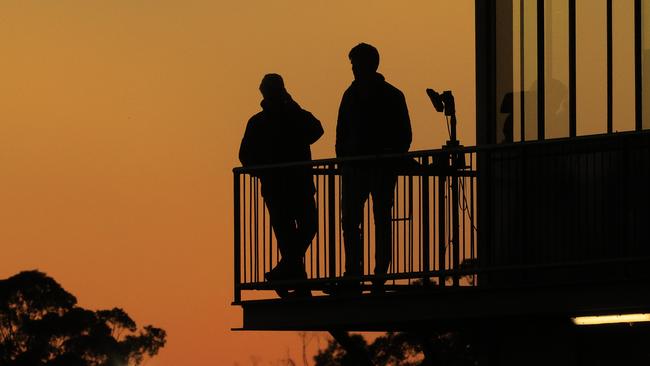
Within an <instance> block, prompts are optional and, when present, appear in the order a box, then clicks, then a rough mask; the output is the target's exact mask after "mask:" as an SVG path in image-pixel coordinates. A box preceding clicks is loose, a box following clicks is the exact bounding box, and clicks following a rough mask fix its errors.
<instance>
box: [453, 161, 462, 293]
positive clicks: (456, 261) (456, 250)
mask: <svg viewBox="0 0 650 366" xmlns="http://www.w3.org/2000/svg"><path fill="white" fill-rule="evenodd" d="M455 173H457V170H456V168H454V173H452V174H454V175H452V176H451V206H452V207H451V229H452V232H451V235H452V236H451V247H452V250H453V252H452V260H453V268H454V271H458V270H459V268H460V245H459V244H460V241H459V227H460V225H459V222H458V204H459V202H458V175H457V174H455ZM458 285H459V277H458V275H456V276H454V286H458Z"/></svg>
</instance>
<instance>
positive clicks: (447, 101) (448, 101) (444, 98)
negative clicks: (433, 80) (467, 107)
mask: <svg viewBox="0 0 650 366" xmlns="http://www.w3.org/2000/svg"><path fill="white" fill-rule="evenodd" d="M427 95H428V96H429V99H431V103H432V104H433V107H434V108H435V109H436V111H438V112H444V113H445V116H448V117H451V116H454V115H455V114H456V103H455V102H454V95H453V94H451V90H445V91H444V92H442V94H440V93H438V92H437V91H435V90H433V89H431V88H429V89H427Z"/></svg>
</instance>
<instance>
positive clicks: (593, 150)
mask: <svg viewBox="0 0 650 366" xmlns="http://www.w3.org/2000/svg"><path fill="white" fill-rule="evenodd" d="M395 161H399V162H400V163H399V164H398V165H399V168H398V171H399V172H398V179H397V184H396V186H395V192H394V199H395V201H394V205H393V208H392V221H391V225H392V241H391V248H392V262H391V265H390V269H389V271H388V274H386V275H385V276H381V277H382V278H383V279H387V280H388V285H389V287H391V286H393V287H394V289H396V290H397V289H400V288H402V287H404V286H408V288H409V289H413V288H418V287H424V286H425V285H429V286H435V287H472V286H477V285H479V284H480V285H481V286H518V285H525V286H529V285H535V286H536V285H551V286H552V285H555V284H569V283H593V282H597V281H627V280H634V281H638V280H643V281H646V280H650V265H649V264H650V230H648V225H649V223H650V210H649V209H648V207H650V188H648V187H650V132H647V131H642V132H630V133H619V134H609V135H596V136H585V137H578V138H567V139H557V140H547V141H536V142H525V143H515V144H507V145H499V146H488V147H479V148H477V147H472V148H453V149H441V150H431V151H421V152H413V153H408V154H403V155H399V156H381V157H361V158H355V159H345V160H341V159H330V160H316V161H313V162H306V163H296V164H285V165H276V166H267V167H257V168H236V169H234V211H235V220H234V225H235V227H234V230H235V235H234V238H235V243H234V244H235V248H234V250H235V278H234V280H235V283H234V285H235V286H234V288H235V301H240V300H241V294H242V290H273V289H274V288H275V287H274V284H273V283H269V282H266V281H265V280H264V273H265V272H268V271H269V270H270V269H271V268H273V267H274V266H275V265H276V264H277V263H278V259H279V252H278V248H277V243H276V242H275V240H274V235H273V232H272V229H271V226H270V222H269V216H268V212H267V211H266V209H265V205H264V201H263V197H262V196H261V193H260V182H259V180H258V178H256V177H255V176H256V175H258V174H260V173H261V172H263V171H265V170H268V171H276V172H278V171H282V169H290V168H295V167H298V166H302V167H305V166H307V167H309V168H310V169H311V172H312V174H313V179H314V183H315V186H316V194H315V199H316V202H317V208H318V230H317V234H316V236H315V238H314V240H313V241H312V243H311V246H310V247H309V248H308V250H307V253H306V256H305V269H306V272H307V280H305V281H302V282H303V284H305V285H308V286H309V287H310V288H311V289H312V290H326V289H327V288H328V286H331V285H332V284H333V283H336V282H338V281H341V280H343V273H344V263H345V250H344V248H345V247H344V245H345V243H344V240H343V232H342V229H341V221H342V220H341V203H342V201H341V200H342V197H341V174H340V167H341V165H343V164H346V163H354V164H360V165H364V164H369V165H372V164H375V165H376V164H382V163H389V162H391V163H394V162H395ZM364 212H365V214H364V218H363V222H362V227H363V246H364V260H363V274H362V276H361V277H359V278H355V279H354V280H355V281H356V280H359V281H362V282H363V283H365V284H369V283H370V282H371V281H372V280H373V278H375V277H374V275H373V273H372V270H373V265H374V253H375V247H374V239H375V238H374V232H373V231H374V230H372V229H373V228H374V220H373V215H372V200H368V202H367V204H366V207H365V209H364ZM479 229H480V230H479Z"/></svg>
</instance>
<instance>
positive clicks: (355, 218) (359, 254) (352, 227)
mask: <svg viewBox="0 0 650 366" xmlns="http://www.w3.org/2000/svg"><path fill="white" fill-rule="evenodd" d="M366 180H367V176H366V175H365V174H364V172H363V171H362V170H361V169H358V168H354V167H343V168H342V215H343V218H342V221H343V222H342V226H343V240H344V244H345V273H346V275H350V276H358V275H361V274H362V273H363V267H362V259H363V241H362V238H361V221H362V220H363V206H364V204H365V201H366V199H367V198H368V187H367V184H366Z"/></svg>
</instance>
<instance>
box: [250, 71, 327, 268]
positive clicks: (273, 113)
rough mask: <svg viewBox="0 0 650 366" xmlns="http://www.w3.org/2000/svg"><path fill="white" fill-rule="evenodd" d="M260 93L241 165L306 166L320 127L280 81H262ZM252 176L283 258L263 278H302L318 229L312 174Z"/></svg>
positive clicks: (302, 170) (287, 171)
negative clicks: (259, 188)
mask: <svg viewBox="0 0 650 366" xmlns="http://www.w3.org/2000/svg"><path fill="white" fill-rule="evenodd" d="M260 91H261V92H262V96H263V98H264V99H263V100H262V103H261V105H262V111H261V112H259V113H257V114H256V115H254V116H253V117H251V119H250V120H249V121H248V125H247V126H246V132H245V134H244V138H243V139H242V142H241V147H240V149H239V160H241V162H242V165H243V166H245V167H248V166H256V165H268V164H281V163H289V162H297V161H309V160H311V151H310V148H309V145H311V144H313V143H314V142H316V140H318V139H319V138H320V137H321V136H322V135H323V127H322V126H321V124H320V122H319V121H318V120H317V119H316V118H315V117H314V116H313V115H312V114H311V113H309V112H307V111H306V110H304V109H302V108H300V106H299V105H298V103H296V102H295V101H294V100H293V99H292V98H291V96H290V95H289V93H287V91H286V89H285V87H284V82H283V80H282V77H281V76H280V75H277V74H267V75H265V76H264V78H263V79H262V83H261V85H260ZM257 175H258V177H259V179H260V181H261V184H262V196H263V197H264V202H265V203H266V207H267V208H268V210H269V216H270V221H271V225H272V226H273V230H274V231H275V236H276V238H277V242H278V247H279V249H280V254H281V255H282V259H281V260H280V261H279V263H278V265H277V266H276V267H275V268H273V269H272V270H271V271H270V272H267V273H266V274H265V277H266V278H267V279H268V280H270V281H272V280H284V279H302V278H306V273H305V270H304V264H303V258H304V255H305V251H306V250H307V248H308V247H309V244H310V243H311V240H312V239H313V237H314V235H315V234H316V230H317V225H318V219H317V211H316V203H315V201H314V193H315V188H314V182H313V179H312V174H311V168H310V167H308V166H304V167H291V168H274V169H270V170H261V171H260V172H259V174H257Z"/></svg>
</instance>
